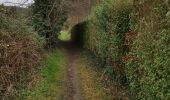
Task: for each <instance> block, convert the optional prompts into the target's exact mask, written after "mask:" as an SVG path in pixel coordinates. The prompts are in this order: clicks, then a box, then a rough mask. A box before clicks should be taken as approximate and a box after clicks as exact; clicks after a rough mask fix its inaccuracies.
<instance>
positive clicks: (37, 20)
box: [33, 0, 67, 46]
mask: <svg viewBox="0 0 170 100" xmlns="http://www.w3.org/2000/svg"><path fill="white" fill-rule="evenodd" d="M63 5H64V2H63V0H35V3H34V5H33V26H34V28H35V30H36V31H37V32H38V33H39V35H40V36H42V37H43V38H45V40H46V46H47V45H48V46H52V45H56V43H57V40H58V39H57V37H58V35H59V33H60V31H61V29H62V27H63V24H64V22H65V21H66V19H67V16H66V12H65V10H64V8H63Z"/></svg>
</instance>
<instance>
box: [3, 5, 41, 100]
mask: <svg viewBox="0 0 170 100" xmlns="http://www.w3.org/2000/svg"><path fill="white" fill-rule="evenodd" d="M0 9H1V10H0V22H1V24H0V98H1V99H14V98H15V97H19V93H18V92H19V90H20V89H22V88H26V87H27V86H28V84H29V82H30V81H31V77H32V75H33V74H34V73H35V72H36V70H35V69H37V66H38V65H39V63H40V60H41V59H40V58H41V56H40V51H41V43H40V39H39V38H38V36H37V35H36V33H34V32H33V31H31V28H30V27H28V26H27V25H26V24H25V23H23V22H22V20H16V19H14V18H11V17H9V15H8V14H7V13H6V10H4V8H3V7H0Z"/></svg>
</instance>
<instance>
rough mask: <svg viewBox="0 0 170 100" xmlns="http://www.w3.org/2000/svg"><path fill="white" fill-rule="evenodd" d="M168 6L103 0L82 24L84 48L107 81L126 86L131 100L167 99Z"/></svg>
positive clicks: (161, 1)
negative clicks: (84, 32)
mask: <svg viewBox="0 0 170 100" xmlns="http://www.w3.org/2000/svg"><path fill="white" fill-rule="evenodd" d="M169 7H170V3H169V1H168V0H154V1H153V0H142V1H141V0H140V1H139V0H106V1H104V2H103V3H102V4H100V5H98V6H97V7H95V8H94V9H93V10H92V12H91V14H90V16H89V17H88V18H87V21H86V22H85V23H86V25H82V26H80V27H83V28H84V29H83V30H85V31H86V34H85V35H84V43H85V45H84V46H85V48H88V49H89V50H90V51H92V52H93V53H94V54H95V55H96V56H97V57H99V58H100V59H101V64H103V66H104V67H105V69H106V72H107V73H108V75H110V78H111V79H114V80H116V81H117V82H118V83H121V84H122V83H123V84H125V83H126V84H128V85H129V89H130V93H131V96H130V97H131V99H132V100H168V99H170V91H169V90H170V85H169V83H170V81H169V80H170V70H169V65H170V63H169V62H170V59H169V56H170V55H169V50H170V47H169V42H170V35H169V32H170V28H169V27H170V21H169V16H170V10H169V9H170V8H169Z"/></svg>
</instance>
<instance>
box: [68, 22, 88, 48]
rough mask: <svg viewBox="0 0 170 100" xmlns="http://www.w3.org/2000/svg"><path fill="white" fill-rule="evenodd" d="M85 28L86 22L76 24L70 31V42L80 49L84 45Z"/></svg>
mask: <svg viewBox="0 0 170 100" xmlns="http://www.w3.org/2000/svg"><path fill="white" fill-rule="evenodd" d="M85 27H86V21H84V22H81V23H78V24H76V25H75V26H73V28H72V29H71V40H72V42H73V43H74V44H75V45H77V46H80V47H82V46H83V45H84V36H85V31H86V28H85Z"/></svg>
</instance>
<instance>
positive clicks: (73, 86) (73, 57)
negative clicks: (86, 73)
mask: <svg viewBox="0 0 170 100" xmlns="http://www.w3.org/2000/svg"><path fill="white" fill-rule="evenodd" d="M62 46H64V48H65V49H66V52H67V56H68V64H67V67H66V73H67V74H66V87H65V99H66V100H82V97H81V91H80V85H79V79H78V75H77V68H76V61H77V56H78V53H79V50H78V48H77V47H76V46H75V45H73V44H72V43H69V42H65V43H62Z"/></svg>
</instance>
